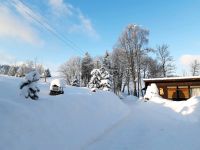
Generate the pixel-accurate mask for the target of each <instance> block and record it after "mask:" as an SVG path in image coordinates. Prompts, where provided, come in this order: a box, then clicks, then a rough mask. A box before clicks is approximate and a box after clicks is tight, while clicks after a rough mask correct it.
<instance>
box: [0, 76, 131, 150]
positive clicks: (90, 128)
mask: <svg viewBox="0 0 200 150" xmlns="http://www.w3.org/2000/svg"><path fill="white" fill-rule="evenodd" d="M20 82H21V79H18V78H14V77H12V78H10V77H6V76H0V91H1V96H0V149H1V150H55V149H58V150H59V149H60V150H79V149H82V148H84V147H85V146H86V145H88V143H91V142H92V141H93V140H95V138H96V137H98V136H99V135H101V134H103V133H104V131H105V130H107V129H108V128H110V127H112V126H113V125H115V124H116V123H117V122H119V121H120V120H121V119H123V118H124V117H125V116H127V114H128V113H129V108H128V107H127V106H126V105H124V103H122V102H121V100H120V99H119V98H118V97H117V96H115V95H114V94H113V93H111V92H104V91H97V92H91V91H90V90H89V89H87V88H77V87H66V88H65V89H64V90H65V94H63V95H59V96H49V95H48V93H49V85H47V84H44V83H40V82H39V88H40V94H39V97H40V99H39V100H38V101H33V100H30V99H28V100H27V99H25V98H22V97H20V96H19V88H18V85H19V83H20Z"/></svg>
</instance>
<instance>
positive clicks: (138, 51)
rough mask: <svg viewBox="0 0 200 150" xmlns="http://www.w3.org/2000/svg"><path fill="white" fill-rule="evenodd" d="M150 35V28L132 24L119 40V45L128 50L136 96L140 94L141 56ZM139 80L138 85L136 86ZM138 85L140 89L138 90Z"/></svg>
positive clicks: (127, 54) (127, 55)
mask: <svg viewBox="0 0 200 150" xmlns="http://www.w3.org/2000/svg"><path fill="white" fill-rule="evenodd" d="M148 35H149V31H148V30H146V29H143V28H142V27H141V26H138V25H135V24H130V25H128V26H127V27H126V29H125V31H124V32H123V33H122V35H121V37H120V38H119V42H118V47H119V48H122V49H124V50H125V52H126V57H127V60H128V65H129V66H128V68H129V69H130V74H131V77H132V81H133V90H134V95H135V96H136V95H138V96H139V80H140V78H141V77H140V71H141V62H140V58H141V56H142V55H143V54H144V53H145V52H146V50H145V48H144V46H145V45H146V44H147V43H148ZM137 81H138V86H136V82H137ZM137 87H138V90H136V88H137Z"/></svg>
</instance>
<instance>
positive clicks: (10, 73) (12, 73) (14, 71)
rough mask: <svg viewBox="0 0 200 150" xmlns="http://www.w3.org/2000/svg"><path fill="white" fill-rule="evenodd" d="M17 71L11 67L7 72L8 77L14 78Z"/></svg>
mask: <svg viewBox="0 0 200 150" xmlns="http://www.w3.org/2000/svg"><path fill="white" fill-rule="evenodd" d="M17 69H18V68H17V67H15V66H11V67H10V69H9V71H8V75H9V76H15V74H16V73H17Z"/></svg>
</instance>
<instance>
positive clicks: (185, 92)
mask: <svg viewBox="0 0 200 150" xmlns="http://www.w3.org/2000/svg"><path fill="white" fill-rule="evenodd" d="M177 97H178V98H179V99H188V98H189V97H190V94H189V88H188V86H178V91H177Z"/></svg>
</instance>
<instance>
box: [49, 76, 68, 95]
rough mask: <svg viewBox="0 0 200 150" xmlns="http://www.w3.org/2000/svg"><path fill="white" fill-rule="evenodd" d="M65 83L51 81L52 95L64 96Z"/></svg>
mask: <svg viewBox="0 0 200 150" xmlns="http://www.w3.org/2000/svg"><path fill="white" fill-rule="evenodd" d="M64 85H65V84H64V81H63V80H61V79H55V80H53V81H51V85H50V93H49V94H50V95H59V94H64V90H63V87H64Z"/></svg>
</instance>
